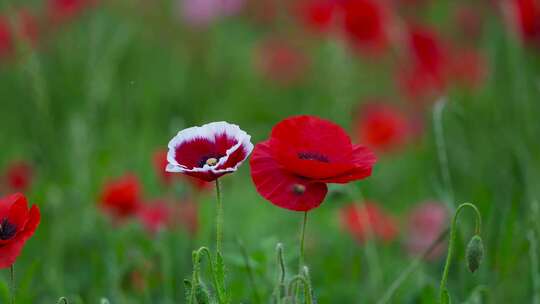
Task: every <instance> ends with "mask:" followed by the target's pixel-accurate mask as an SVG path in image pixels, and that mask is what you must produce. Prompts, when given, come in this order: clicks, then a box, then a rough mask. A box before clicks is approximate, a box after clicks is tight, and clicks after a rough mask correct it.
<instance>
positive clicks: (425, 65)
mask: <svg viewBox="0 0 540 304" xmlns="http://www.w3.org/2000/svg"><path fill="white" fill-rule="evenodd" d="M406 47H407V52H406V53H405V54H406V57H405V59H404V60H406V63H405V65H404V66H402V67H400V68H399V69H398V71H397V72H398V74H397V80H398V83H399V86H400V88H401V89H402V91H403V94H404V95H405V96H406V97H408V98H409V99H410V100H411V101H414V102H416V103H419V104H424V103H426V102H430V101H432V100H430V98H433V97H434V96H436V95H438V94H440V93H441V92H442V91H443V90H444V89H445V88H446V85H447V74H448V64H449V58H448V54H447V50H446V47H445V45H444V44H443V42H442V40H441V39H440V38H439V36H438V35H437V33H436V32H435V31H433V30H432V29H429V28H427V27H421V26H416V25H415V26H410V27H409V29H408V34H407V38H406Z"/></svg>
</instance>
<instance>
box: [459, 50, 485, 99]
mask: <svg viewBox="0 0 540 304" xmlns="http://www.w3.org/2000/svg"><path fill="white" fill-rule="evenodd" d="M487 76H488V65H487V62H486V60H485V58H484V57H483V56H482V54H481V53H480V52H478V51H476V50H472V49H464V50H457V51H455V52H453V54H452V57H451V63H450V66H449V77H450V78H451V80H452V81H453V82H454V83H456V84H458V85H459V86H462V87H465V88H468V89H475V88H478V87H480V86H481V85H482V84H483V83H484V81H485V80H486V78H487Z"/></svg>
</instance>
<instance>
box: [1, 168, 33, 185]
mask: <svg viewBox="0 0 540 304" xmlns="http://www.w3.org/2000/svg"><path fill="white" fill-rule="evenodd" d="M32 175H33V169H32V166H31V165H30V164H29V163H27V162H25V161H15V162H12V163H11V164H9V165H8V167H7V169H6V173H5V179H6V184H7V186H8V188H9V189H10V190H11V191H14V192H25V191H27V190H28V188H30V186H31V184H32Z"/></svg>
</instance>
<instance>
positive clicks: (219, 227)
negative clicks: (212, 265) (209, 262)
mask: <svg viewBox="0 0 540 304" xmlns="http://www.w3.org/2000/svg"><path fill="white" fill-rule="evenodd" d="M216 196H217V214H216V252H218V253H221V248H222V242H223V202H222V201H221V189H220V186H219V179H216Z"/></svg>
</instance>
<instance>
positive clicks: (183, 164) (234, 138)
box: [166, 121, 253, 182]
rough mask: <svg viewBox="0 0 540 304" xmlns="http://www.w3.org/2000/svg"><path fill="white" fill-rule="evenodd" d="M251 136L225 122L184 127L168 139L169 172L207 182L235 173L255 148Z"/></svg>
mask: <svg viewBox="0 0 540 304" xmlns="http://www.w3.org/2000/svg"><path fill="white" fill-rule="evenodd" d="M250 139H251V136H249V135H248V134H247V133H246V132H244V131H243V130H241V129H240V127H238V126H237V125H233V124H229V123H227V122H224V121H220V122H212V123H209V124H206V125H203V126H201V127H191V128H187V129H184V130H182V131H180V132H178V134H177V135H176V136H175V137H174V138H173V139H171V141H170V142H169V152H168V153H167V161H168V162H169V163H168V164H167V168H166V170H167V172H180V173H184V174H186V175H190V176H194V177H197V178H200V179H202V180H205V181H207V182H210V181H213V180H215V179H217V178H218V177H220V176H222V175H224V174H227V173H231V172H234V171H236V170H237V169H238V167H239V166H240V165H241V164H242V162H243V161H244V160H246V158H247V157H248V156H249V154H250V153H251V151H252V150H253V144H252V143H251V141H250Z"/></svg>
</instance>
